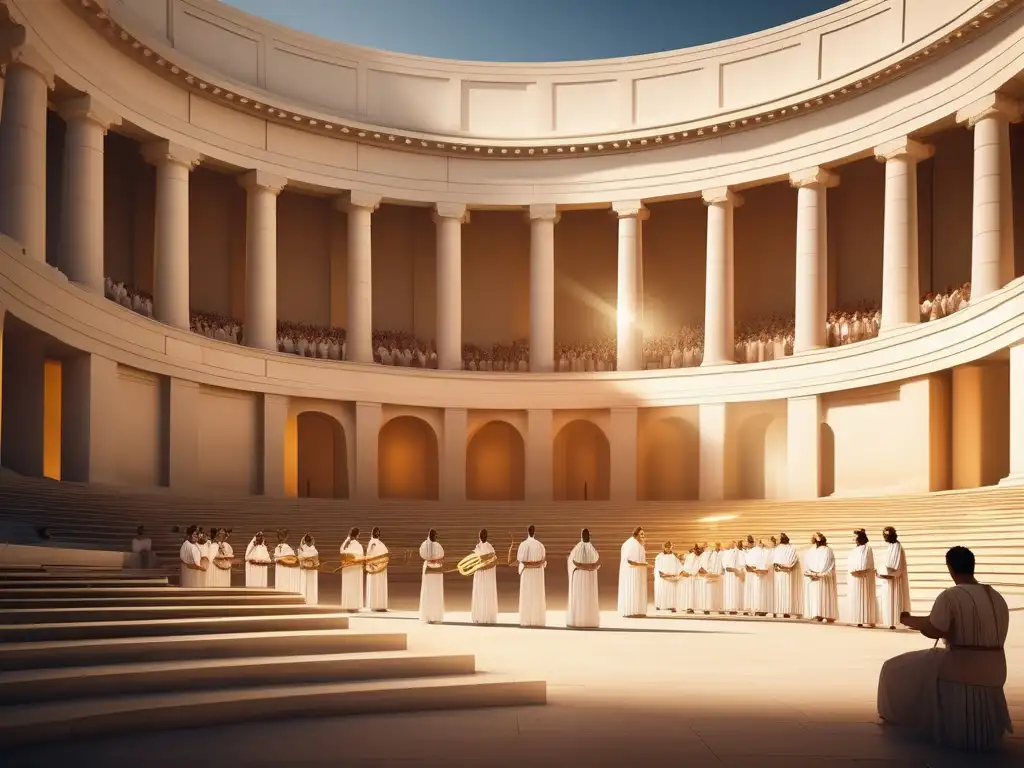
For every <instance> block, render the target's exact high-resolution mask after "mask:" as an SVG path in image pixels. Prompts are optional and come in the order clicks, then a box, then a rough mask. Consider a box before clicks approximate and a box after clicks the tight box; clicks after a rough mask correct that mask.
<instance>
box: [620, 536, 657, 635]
mask: <svg viewBox="0 0 1024 768" xmlns="http://www.w3.org/2000/svg"><path fill="white" fill-rule="evenodd" d="M646 542H647V535H646V534H645V533H644V529H643V528H641V527H640V526H637V527H636V528H634V529H633V535H632V536H630V537H629V538H628V539H626V541H625V542H624V543H623V544H622V550H621V552H620V559H619V600H618V603H619V606H618V607H619V614H621V615H622V616H625V617H626V618H630V619H636V618H643V617H644V616H646V615H647V570H648V568H650V565H649V564H648V562H647V550H646V548H645V547H644V544H645V543H646Z"/></svg>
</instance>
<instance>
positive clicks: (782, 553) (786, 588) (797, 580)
mask: <svg viewBox="0 0 1024 768" xmlns="http://www.w3.org/2000/svg"><path fill="white" fill-rule="evenodd" d="M774 566H779V567H781V568H792V569H793V570H791V571H777V572H776V573H775V613H776V615H778V614H782V615H783V616H786V615H789V616H802V615H803V612H804V603H803V589H802V586H803V574H802V573H800V556H799V555H798V554H797V553H796V548H795V547H794V546H793V545H792V544H780V545H779V546H777V547H776V548H775V549H774V550H772V567H773V569H774Z"/></svg>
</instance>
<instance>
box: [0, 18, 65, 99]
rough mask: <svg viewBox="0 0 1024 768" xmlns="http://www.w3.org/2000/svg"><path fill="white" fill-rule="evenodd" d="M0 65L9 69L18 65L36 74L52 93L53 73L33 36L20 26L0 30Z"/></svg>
mask: <svg viewBox="0 0 1024 768" xmlns="http://www.w3.org/2000/svg"><path fill="white" fill-rule="evenodd" d="M0 64H2V65H3V66H5V67H11V66H14V65H16V64H20V65H22V66H24V67H28V68H29V69H31V70H34V71H35V72H38V73H39V74H40V75H41V76H42V78H43V79H44V80H45V81H46V86H47V87H48V88H49V89H50V90H51V91H52V90H53V84H54V71H53V67H52V66H50V62H48V61H47V60H46V59H45V58H44V57H43V55H42V54H41V53H40V52H39V49H38V48H37V47H36V46H35V44H34V40H33V35H31V34H30V33H29V32H28V30H26V29H25V28H24V27H22V26H18V25H11V26H9V27H4V28H2V29H0Z"/></svg>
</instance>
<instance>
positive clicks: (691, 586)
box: [676, 544, 700, 613]
mask: <svg viewBox="0 0 1024 768" xmlns="http://www.w3.org/2000/svg"><path fill="white" fill-rule="evenodd" d="M697 549H698V547H697V545H696V544H694V545H693V548H692V549H691V550H690V551H689V552H687V553H686V556H685V557H684V558H683V564H682V569H681V570H680V571H679V582H678V584H679V594H678V597H677V598H676V606H677V609H678V610H679V612H680V613H682V612H686V613H693V611H694V608H695V606H696V605H697V594H696V590H697V582H696V579H697V571H698V570H700V553H699V552H698V551H697Z"/></svg>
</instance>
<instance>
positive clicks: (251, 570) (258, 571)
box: [245, 538, 270, 588]
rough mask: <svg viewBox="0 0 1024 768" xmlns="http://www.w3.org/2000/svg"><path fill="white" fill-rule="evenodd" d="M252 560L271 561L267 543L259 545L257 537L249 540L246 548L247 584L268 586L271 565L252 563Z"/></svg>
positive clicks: (250, 585) (248, 585)
mask: <svg viewBox="0 0 1024 768" xmlns="http://www.w3.org/2000/svg"><path fill="white" fill-rule="evenodd" d="M250 560H256V561H257V562H262V563H269V562H270V553H269V552H267V545H266V544H259V545H257V544H256V539H255V538H253V539H252V540H251V541H250V542H249V546H247V547H246V548H245V586H247V587H264V588H265V587H266V586H267V571H269V570H270V566H269V565H252V564H251V563H250V562H249V561H250Z"/></svg>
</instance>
